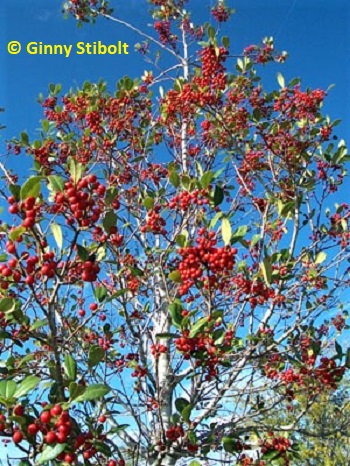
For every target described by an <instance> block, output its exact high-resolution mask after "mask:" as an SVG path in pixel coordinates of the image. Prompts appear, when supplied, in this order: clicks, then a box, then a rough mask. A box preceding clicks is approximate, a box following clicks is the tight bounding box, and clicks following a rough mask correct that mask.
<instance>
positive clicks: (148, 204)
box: [143, 196, 154, 210]
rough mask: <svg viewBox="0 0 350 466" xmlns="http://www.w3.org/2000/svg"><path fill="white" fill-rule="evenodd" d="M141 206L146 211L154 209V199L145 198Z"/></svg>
mask: <svg viewBox="0 0 350 466" xmlns="http://www.w3.org/2000/svg"><path fill="white" fill-rule="evenodd" d="M143 205H144V206H145V207H146V209H147V210H151V209H153V207H154V199H153V197H150V196H148V197H146V198H145V199H144V201H143Z"/></svg>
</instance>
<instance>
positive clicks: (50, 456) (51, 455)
mask: <svg viewBox="0 0 350 466" xmlns="http://www.w3.org/2000/svg"><path fill="white" fill-rule="evenodd" d="M66 447H67V444H66V443H58V444H57V445H55V446H54V447H50V446H46V447H45V448H44V450H43V452H42V454H41V455H40V457H39V458H38V461H37V463H36V465H40V464H45V463H49V462H50V461H51V460H54V459H55V458H57V456H58V455H60V454H61V453H62V452H63V451H64V450H65V449H66Z"/></svg>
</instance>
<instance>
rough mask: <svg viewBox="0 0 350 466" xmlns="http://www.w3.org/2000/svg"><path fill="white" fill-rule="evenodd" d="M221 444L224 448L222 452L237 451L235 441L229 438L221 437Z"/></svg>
mask: <svg viewBox="0 0 350 466" xmlns="http://www.w3.org/2000/svg"><path fill="white" fill-rule="evenodd" d="M222 444H223V447H224V450H225V451H227V452H228V453H234V452H235V451H236V450H237V447H236V445H237V439H235V438H231V437H223V438H222Z"/></svg>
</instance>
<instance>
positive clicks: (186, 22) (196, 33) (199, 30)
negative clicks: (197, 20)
mask: <svg viewBox="0 0 350 466" xmlns="http://www.w3.org/2000/svg"><path fill="white" fill-rule="evenodd" d="M182 29H183V30H184V31H185V32H186V33H187V34H189V35H190V36H191V37H193V39H195V40H197V41H199V40H202V39H203V37H204V27H203V26H194V25H193V24H192V23H191V21H190V18H188V17H187V18H184V19H183V20H182Z"/></svg>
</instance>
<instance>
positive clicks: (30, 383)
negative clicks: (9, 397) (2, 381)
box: [13, 375, 40, 398]
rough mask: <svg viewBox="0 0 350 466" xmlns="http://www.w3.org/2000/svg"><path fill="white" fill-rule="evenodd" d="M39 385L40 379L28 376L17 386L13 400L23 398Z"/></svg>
mask: <svg viewBox="0 0 350 466" xmlns="http://www.w3.org/2000/svg"><path fill="white" fill-rule="evenodd" d="M39 383H40V377H36V376H35V375H29V376H28V377H26V378H25V379H24V380H23V381H22V382H21V383H20V384H19V385H18V387H17V389H16V392H15V394H14V395H13V396H14V397H15V398H20V397H21V396H24V395H26V394H27V393H29V392H30V391H32V390H34V388H35V387H36V386H37V385H38V384H39Z"/></svg>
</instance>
